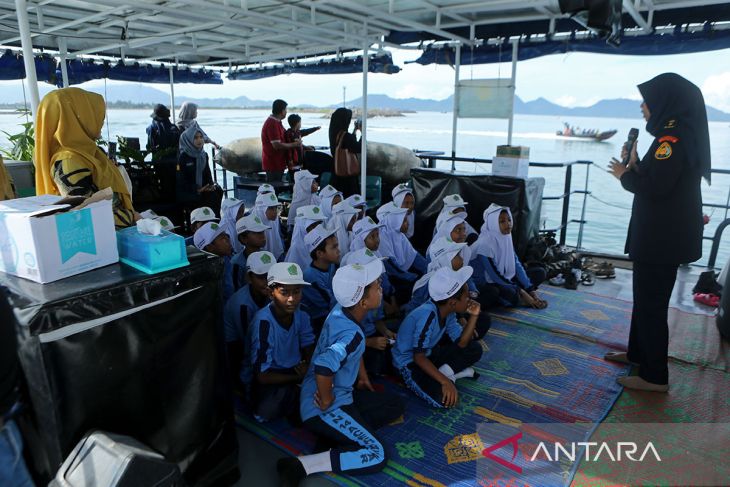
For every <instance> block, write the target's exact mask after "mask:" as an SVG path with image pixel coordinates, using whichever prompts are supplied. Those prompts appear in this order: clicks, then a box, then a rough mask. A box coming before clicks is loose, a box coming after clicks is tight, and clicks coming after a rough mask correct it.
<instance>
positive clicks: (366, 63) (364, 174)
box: [360, 41, 370, 201]
mask: <svg viewBox="0 0 730 487" xmlns="http://www.w3.org/2000/svg"><path fill="white" fill-rule="evenodd" d="M369 50H370V43H369V42H367V41H365V45H364V47H363V50H362V127H361V129H362V139H361V141H362V148H361V150H360V193H361V194H362V197H363V199H365V201H367V182H368V179H367V178H368V142H367V140H368V71H369V69H370V60H369V59H368V51H369Z"/></svg>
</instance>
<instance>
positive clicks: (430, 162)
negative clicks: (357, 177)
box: [213, 153, 730, 268]
mask: <svg viewBox="0 0 730 487" xmlns="http://www.w3.org/2000/svg"><path fill="white" fill-rule="evenodd" d="M421 159H422V160H423V161H424V162H425V164H426V166H427V167H430V168H436V161H448V162H451V163H452V167H453V165H454V164H455V163H456V162H468V163H473V164H491V163H492V161H491V159H480V158H473V157H452V156H446V155H440V154H439V155H437V153H433V155H431V154H423V155H422V156H421ZM593 165H594V163H593V161H570V162H530V167H542V168H551V169H561V168H562V169H564V170H565V175H564V184H563V192H562V193H561V194H557V195H548V196H543V197H542V200H543V201H560V200H562V202H563V204H562V209H561V213H560V225H558V226H557V227H553V228H543V229H541V230H540V231H541V232H556V233H557V234H558V241H559V243H560V245H566V240H567V233H568V225H571V224H578V236H577V238H576V242H575V247H576V248H577V249H582V247H583V229H584V226H585V224H586V223H587V220H586V205H587V202H588V196H589V195H590V194H592V193H591V191H590V189H589V177H590V170H591V166H593ZM578 166H585V178H583V188H582V189H573V169H574V168H575V167H578ZM213 171H214V173H215V176H214V178H215V179H216V182H217V181H218V174H221V176H222V179H223V181H222V183H223V184H221V187H222V188H223V191H224V193H225V194H226V195H228V194H229V193H230V192H232V191H233V188H229V187H228V177H227V171H226V169H225V168H223V167H222V166H221V165H220V164H219V163H217V162H216V158H215V156H214V157H213ZM712 174H713V176H715V175H721V176H730V169H712ZM573 195H577V196H578V197H580V195H582V196H583V201H582V204H581V210H580V218H571V217H570V200H571V196H573ZM703 207H704V208H713V209H720V210H724V212H725V215H724V219H723V221H722V222H721V223H720V224H719V225H718V227H717V229H716V230H715V233H714V235H713V236H711V237H709V236H706V235H704V236H703V237H702V238H703V239H704V240H709V241H711V242H712V247H711V250H710V256H709V259H708V261H707V267H708V268H714V267H715V264H716V263H717V254H718V252H719V249H720V241H721V240H722V234H723V232H724V230H725V229H726V228H727V227H729V226H730V218H728V215H729V214H730V184H728V192H727V198H726V201H725V203H724V204H722V203H708V202H704V203H703Z"/></svg>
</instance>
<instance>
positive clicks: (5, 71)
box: [0, 51, 56, 83]
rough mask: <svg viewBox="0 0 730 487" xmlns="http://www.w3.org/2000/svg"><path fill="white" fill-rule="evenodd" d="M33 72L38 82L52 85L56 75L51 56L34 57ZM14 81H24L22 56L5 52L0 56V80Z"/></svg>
mask: <svg viewBox="0 0 730 487" xmlns="http://www.w3.org/2000/svg"><path fill="white" fill-rule="evenodd" d="M35 71H36V76H37V77H38V81H45V82H46V83H53V79H54V78H55V74H56V61H55V60H54V59H53V57H52V56H47V55H41V56H36V57H35ZM14 79H25V64H23V55H22V54H20V53H15V52H13V51H5V52H4V53H3V55H2V56H0V80H14Z"/></svg>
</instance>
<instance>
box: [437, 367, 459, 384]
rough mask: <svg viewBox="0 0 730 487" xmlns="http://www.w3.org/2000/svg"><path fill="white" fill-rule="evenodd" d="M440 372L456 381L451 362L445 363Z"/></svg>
mask: <svg viewBox="0 0 730 487" xmlns="http://www.w3.org/2000/svg"><path fill="white" fill-rule="evenodd" d="M439 372H441V373H442V374H444V375H445V376H446V378H447V379H449V380H450V381H451V382H455V381H456V378H455V377H454V369H452V368H451V366H450V365H449V364H444V365H442V366H441V367H439Z"/></svg>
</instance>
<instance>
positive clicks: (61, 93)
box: [34, 88, 133, 210]
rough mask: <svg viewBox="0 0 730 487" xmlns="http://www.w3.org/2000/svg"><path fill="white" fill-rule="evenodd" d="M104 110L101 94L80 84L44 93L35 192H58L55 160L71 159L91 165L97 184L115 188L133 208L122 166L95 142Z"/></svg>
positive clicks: (38, 121) (38, 116)
mask: <svg viewBox="0 0 730 487" xmlns="http://www.w3.org/2000/svg"><path fill="white" fill-rule="evenodd" d="M105 112H106V106H105V104H104V98H103V97H102V96H101V95H97V94H96V93H91V92H88V91H85V90H82V89H80V88H63V89H60V90H55V91H51V92H50V93H48V94H47V95H46V96H45V97H43V100H42V101H41V103H40V105H39V106H38V113H37V114H36V122H35V133H36V139H35V152H34V154H35V158H34V159H35V160H34V163H35V185H36V194H39V195H40V194H59V191H58V188H57V187H56V184H55V182H54V181H53V175H52V172H51V171H52V168H53V164H54V163H55V162H56V161H61V160H66V159H72V160H73V161H74V162H77V163H81V164H85V165H87V166H88V168H89V169H90V170H91V175H92V180H93V181H94V184H95V185H96V187H97V188H99V189H104V188H112V191H114V192H115V193H117V194H118V195H119V197H120V199H121V203H122V206H124V208H127V209H129V210H131V209H133V208H132V198H131V196H130V194H129V189H128V188H127V185H126V184H125V183H124V179H123V178H122V175H121V173H120V172H119V169H117V167H116V166H114V164H113V163H112V162H111V161H110V160H109V158H108V157H107V155H106V154H104V152H103V151H102V150H101V149H99V147H98V146H97V145H96V138H97V137H99V135H100V134H101V128H102V127H103V126H104V115H105Z"/></svg>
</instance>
